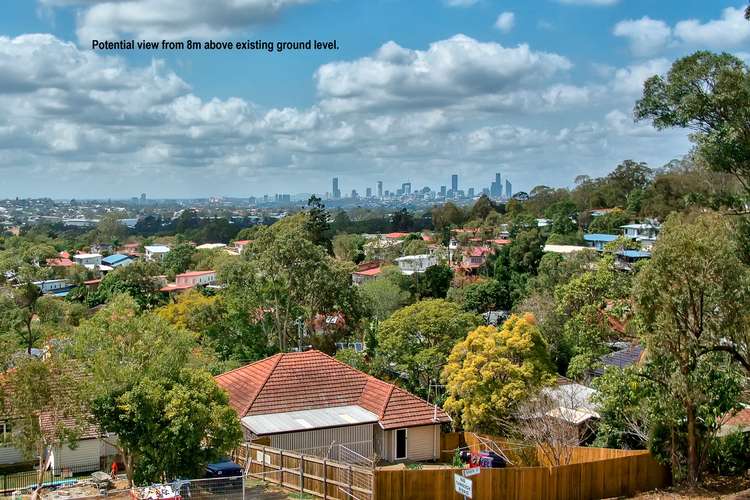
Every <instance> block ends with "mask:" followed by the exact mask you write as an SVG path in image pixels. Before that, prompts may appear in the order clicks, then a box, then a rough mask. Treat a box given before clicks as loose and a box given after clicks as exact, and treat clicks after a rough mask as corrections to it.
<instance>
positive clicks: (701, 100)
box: [635, 51, 750, 194]
mask: <svg viewBox="0 0 750 500" xmlns="http://www.w3.org/2000/svg"><path fill="white" fill-rule="evenodd" d="M748 102H750V74H748V68H747V66H746V65H745V63H743V62H742V60H740V59H739V58H737V57H736V56H733V55H731V54H728V53H722V54H713V53H711V52H706V51H698V52H695V53H694V54H692V55H689V56H687V57H683V58H681V59H678V60H677V61H675V62H674V63H673V64H672V68H671V69H670V70H669V72H668V73H667V75H666V77H665V76H661V75H655V76H652V77H651V78H649V79H648V80H646V82H645V83H644V86H643V97H642V98H641V99H640V100H639V101H638V102H637V103H636V105H635V117H636V119H638V120H644V119H649V120H652V121H653V124H654V126H655V127H656V128H658V129H665V128H670V127H681V128H689V129H691V130H693V131H694V133H693V134H692V135H691V140H692V141H693V142H694V143H695V145H696V148H697V152H698V154H699V155H700V156H701V157H703V158H705V160H706V162H707V163H708V165H709V167H710V168H712V169H713V170H716V171H718V172H728V173H730V174H732V175H734V176H735V177H737V179H738V180H739V182H740V183H741V184H742V186H743V187H744V189H745V192H746V193H747V194H750V140H748V138H749V137H750V111H748V106H747V103H748Z"/></svg>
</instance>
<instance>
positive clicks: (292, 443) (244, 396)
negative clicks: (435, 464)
mask: <svg viewBox="0 0 750 500" xmlns="http://www.w3.org/2000/svg"><path fill="white" fill-rule="evenodd" d="M216 381H217V383H218V384H219V385H220V386H221V387H222V388H224V389H225V390H226V391H227V392H228V393H229V402H230V404H231V405H232V407H234V409H235V410H236V411H237V415H238V417H239V418H240V422H241V424H242V427H243V429H244V431H245V438H246V439H247V440H248V441H252V440H256V439H259V438H265V439H267V440H268V441H270V446H271V447H274V448H278V449H282V450H293V451H298V452H302V453H307V454H309V455H318V456H323V457H327V458H331V459H334V460H336V459H339V456H340V454H341V453H347V454H348V452H349V450H351V451H353V452H354V453H356V454H359V455H361V456H362V457H365V458H368V459H369V458H371V457H377V458H378V459H381V460H384V461H386V462H396V461H404V460H409V461H425V460H436V459H438V458H439V457H440V427H441V425H442V424H443V423H447V422H450V417H449V416H448V415H447V414H446V413H445V412H444V411H443V410H442V409H441V408H439V407H437V406H435V405H431V404H429V403H428V402H427V401H424V400H423V399H420V398H418V397H417V396H414V395H413V394H410V393H408V392H406V391H405V390H403V389H401V388H399V387H396V386H394V385H392V384H389V383H387V382H383V381H382V380H379V379H376V378H375V377H371V376H370V375H367V374H366V373H363V372H361V371H359V370H356V369H354V368H352V367H351V366H349V365H346V364H344V363H341V362H339V361H337V360H335V359H334V358H332V357H330V356H328V355H326V354H324V353H322V352H320V351H316V350H311V351H305V352H290V353H282V354H276V355H275V356H272V357H270V358H266V359H264V360H261V361H258V362H255V363H251V364H249V365H245V366H243V367H241V368H238V369H236V370H232V371H230V372H227V373H224V374H222V375H219V376H218V377H216Z"/></svg>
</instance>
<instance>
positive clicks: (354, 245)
mask: <svg viewBox="0 0 750 500" xmlns="http://www.w3.org/2000/svg"><path fill="white" fill-rule="evenodd" d="M364 246H365V238H364V237H363V236H362V235H359V234H337V235H336V236H334V237H333V254H334V255H335V256H336V258H337V259H341V260H348V261H351V262H354V263H355V264H357V263H359V262H362V260H363V259H364V258H365V251H364Z"/></svg>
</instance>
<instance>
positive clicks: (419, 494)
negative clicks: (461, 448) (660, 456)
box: [374, 450, 670, 500]
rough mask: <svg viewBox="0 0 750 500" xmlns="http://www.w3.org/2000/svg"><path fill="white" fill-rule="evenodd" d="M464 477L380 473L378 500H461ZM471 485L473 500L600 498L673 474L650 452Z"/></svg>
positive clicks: (661, 482) (481, 479) (489, 474)
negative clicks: (458, 489) (456, 480)
mask: <svg viewBox="0 0 750 500" xmlns="http://www.w3.org/2000/svg"><path fill="white" fill-rule="evenodd" d="M614 451H618V450H614ZM597 454H600V455H602V456H604V455H606V454H607V453H606V452H602V451H592V452H591V453H590V456H595V455H597ZM460 472H461V470H460V469H422V470H408V469H407V470H378V471H376V475H375V485H374V487H375V491H376V494H377V496H376V498H377V499H378V500H381V499H382V500H385V499H391V498H394V499H395V498H405V499H413V500H428V499H433V498H434V499H439V500H461V496H459V495H458V494H457V493H455V492H454V488H453V474H455V473H460ZM472 481H473V483H474V484H473V486H474V488H473V489H474V491H473V499H474V500H490V499H494V498H504V499H509V500H536V499H540V500H567V499H576V500H578V499H598V498H608V497H618V496H632V495H633V494H635V493H636V492H639V491H647V490H652V489H654V488H660V487H664V486H667V485H668V484H669V483H670V480H669V471H668V470H667V469H666V468H665V467H663V466H662V465H660V464H658V463H657V462H656V460H654V458H653V457H652V456H651V454H650V453H648V452H647V451H640V452H635V453H626V454H623V455H621V456H619V457H615V458H607V459H604V460H598V461H591V462H579V463H573V464H570V465H563V466H559V467H511V468H507V469H482V472H481V473H480V474H479V475H478V476H473V477H472Z"/></svg>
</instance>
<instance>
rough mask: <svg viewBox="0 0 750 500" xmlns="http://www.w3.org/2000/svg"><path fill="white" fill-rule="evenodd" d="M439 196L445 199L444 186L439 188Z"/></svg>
mask: <svg viewBox="0 0 750 500" xmlns="http://www.w3.org/2000/svg"><path fill="white" fill-rule="evenodd" d="M440 196H442V197H443V198H445V186H440Z"/></svg>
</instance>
